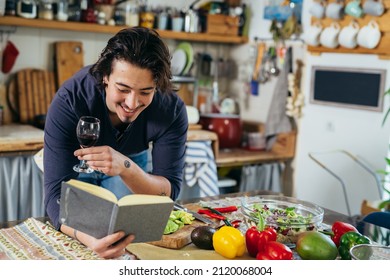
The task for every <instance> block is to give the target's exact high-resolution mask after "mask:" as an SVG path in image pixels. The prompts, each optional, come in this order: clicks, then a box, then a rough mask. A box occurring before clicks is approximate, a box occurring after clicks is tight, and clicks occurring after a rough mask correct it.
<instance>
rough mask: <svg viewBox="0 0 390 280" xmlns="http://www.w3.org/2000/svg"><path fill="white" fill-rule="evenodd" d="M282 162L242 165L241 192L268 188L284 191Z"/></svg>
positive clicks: (274, 190)
mask: <svg viewBox="0 0 390 280" xmlns="http://www.w3.org/2000/svg"><path fill="white" fill-rule="evenodd" d="M283 168H284V167H283V165H282V164H281V163H269V164H259V165H248V166H243V167H242V172H241V182H240V192H247V191H253V190H266V191H273V192H282V182H281V176H282V172H283Z"/></svg>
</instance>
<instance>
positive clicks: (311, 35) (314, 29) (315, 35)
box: [304, 23, 322, 47]
mask: <svg viewBox="0 0 390 280" xmlns="http://www.w3.org/2000/svg"><path fill="white" fill-rule="evenodd" d="M321 31H322V26H321V24H320V23H315V24H313V25H311V26H310V27H309V29H308V30H307V32H305V34H304V40H305V42H306V44H308V45H310V46H314V47H316V46H318V45H319V44H320V35H321Z"/></svg>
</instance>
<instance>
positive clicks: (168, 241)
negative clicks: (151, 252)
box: [148, 204, 206, 249]
mask: <svg viewBox="0 0 390 280" xmlns="http://www.w3.org/2000/svg"><path fill="white" fill-rule="evenodd" d="M185 206H186V207H187V209H191V210H193V211H197V209H199V206H197V205H196V204H187V205H185ZM200 226H206V224H205V223H203V222H201V221H198V220H193V221H192V224H191V225H185V226H184V227H182V228H181V229H179V230H178V231H176V232H174V233H171V234H165V235H163V237H162V239H161V240H160V241H155V242H148V244H152V245H155V246H159V247H164V248H170V249H180V248H183V247H184V246H186V245H188V244H190V243H191V232H192V231H193V230H194V229H195V228H197V227H200Z"/></svg>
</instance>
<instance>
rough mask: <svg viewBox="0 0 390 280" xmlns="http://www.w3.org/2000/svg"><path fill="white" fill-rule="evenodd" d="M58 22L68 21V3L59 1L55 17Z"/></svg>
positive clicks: (64, 0)
mask: <svg viewBox="0 0 390 280" xmlns="http://www.w3.org/2000/svg"><path fill="white" fill-rule="evenodd" d="M55 18H56V20H59V21H67V20H68V1H67V0H59V1H58V2H57V12H56V15H55Z"/></svg>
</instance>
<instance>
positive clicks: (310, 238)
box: [296, 231, 338, 260]
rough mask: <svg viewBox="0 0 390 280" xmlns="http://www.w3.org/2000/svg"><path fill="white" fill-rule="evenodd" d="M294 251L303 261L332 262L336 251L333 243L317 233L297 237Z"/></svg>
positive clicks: (312, 232) (307, 233)
mask: <svg viewBox="0 0 390 280" xmlns="http://www.w3.org/2000/svg"><path fill="white" fill-rule="evenodd" d="M296 251H297V253H298V255H299V256H300V257H301V258H302V259H304V260H334V259H336V258H337V255H338V251H337V247H336V245H335V244H334V242H333V241H332V240H331V239H330V238H329V236H326V235H325V234H323V233H321V232H318V231H307V232H303V233H300V234H299V235H298V239H297V244H296Z"/></svg>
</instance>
